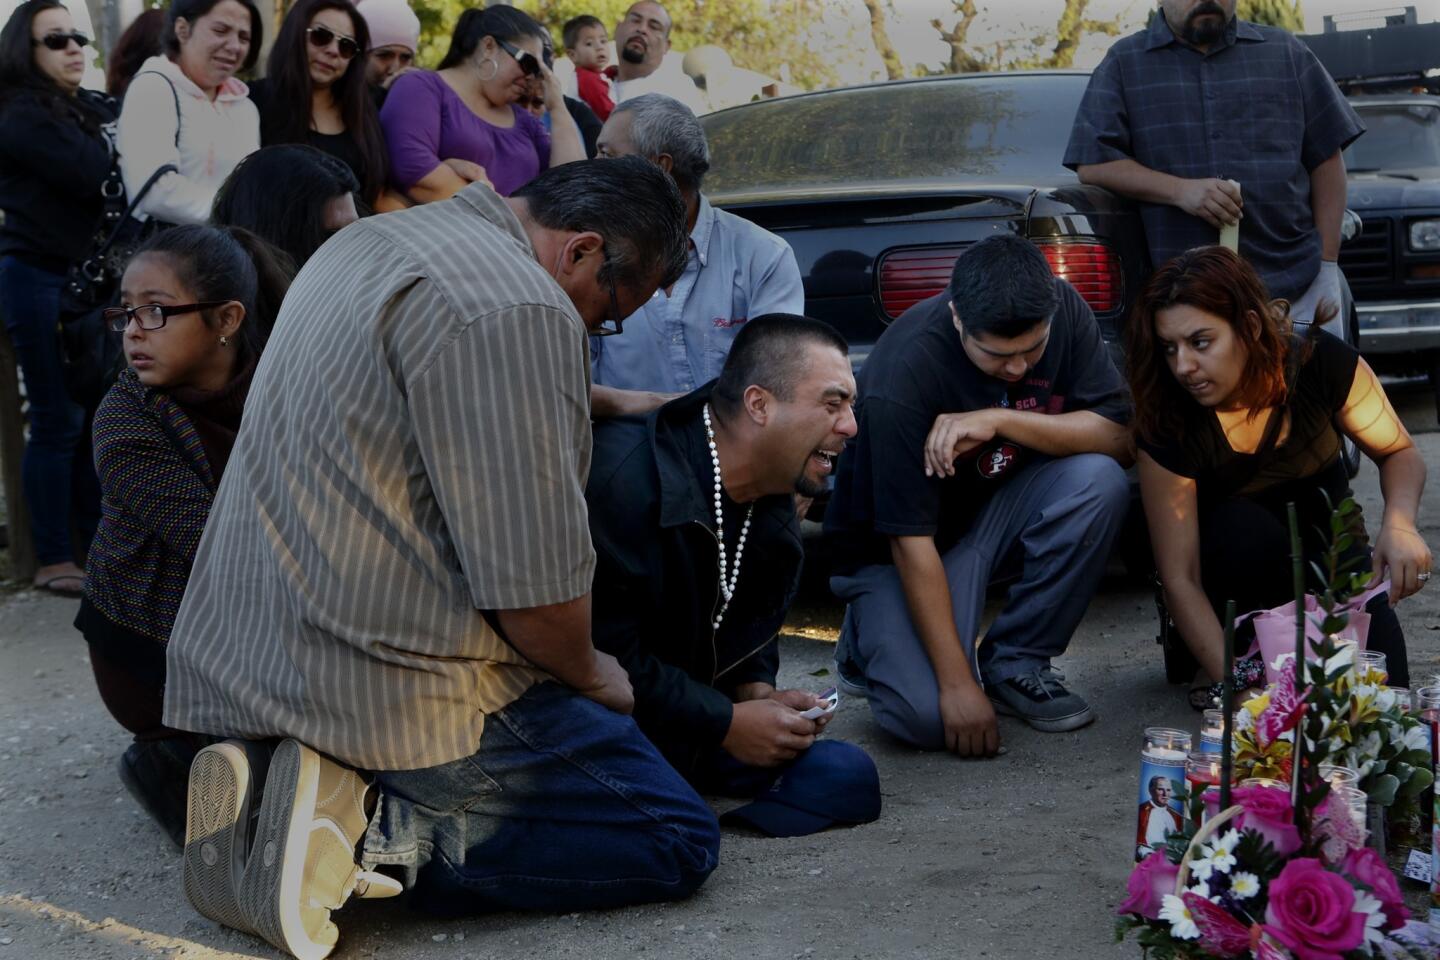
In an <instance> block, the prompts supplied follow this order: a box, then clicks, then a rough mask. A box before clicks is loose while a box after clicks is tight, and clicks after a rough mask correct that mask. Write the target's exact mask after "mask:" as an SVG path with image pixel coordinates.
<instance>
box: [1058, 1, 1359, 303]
mask: <svg viewBox="0 0 1440 960" xmlns="http://www.w3.org/2000/svg"><path fill="white" fill-rule="evenodd" d="M1364 132H1365V127H1364V125H1363V124H1362V123H1361V122H1360V118H1359V117H1358V116H1357V115H1356V113H1355V111H1354V110H1353V109H1352V108H1351V107H1350V104H1349V103H1347V102H1346V100H1345V98H1344V97H1343V96H1342V95H1341V93H1340V91H1339V89H1337V88H1336V86H1335V82H1334V81H1333V80H1331V79H1330V76H1329V74H1327V73H1326V72H1325V68H1324V67H1322V66H1321V65H1320V62H1319V61H1318V60H1316V59H1315V55H1314V54H1313V53H1311V52H1310V50H1309V49H1308V48H1307V47H1306V46H1305V45H1304V44H1302V43H1301V42H1300V41H1299V40H1296V39H1295V38H1294V37H1293V36H1291V35H1290V34H1289V33H1287V32H1285V31H1284V30H1280V29H1277V28H1274V27H1265V26H1258V25H1256V24H1253V23H1249V22H1247V21H1244V20H1238V19H1236V16H1235V0H1162V2H1161V4H1160V10H1159V11H1158V12H1157V13H1156V14H1155V15H1153V16H1152V17H1151V19H1150V25H1149V26H1148V27H1147V28H1146V29H1144V30H1141V31H1140V32H1138V33H1135V34H1132V35H1130V36H1128V37H1125V38H1124V39H1122V40H1120V41H1119V42H1118V43H1116V44H1115V45H1114V46H1113V47H1111V48H1110V51H1109V53H1107V54H1106V55H1105V59H1104V60H1103V61H1101V63H1100V66H1098V67H1096V68H1095V73H1094V74H1093V75H1092V76H1091V78H1090V85H1089V87H1088V88H1087V89H1086V91H1085V98H1084V99H1083V100H1082V101H1081V102H1080V109H1079V111H1078V112H1077V113H1076V116H1075V126H1074V128H1073V130H1072V131H1071V134H1070V145H1069V147H1068V148H1067V149H1066V151H1065V165H1066V166H1067V167H1070V168H1071V169H1073V170H1074V171H1075V172H1076V173H1077V174H1078V175H1079V177H1080V180H1081V182H1083V183H1091V184H1095V185H1097V186H1101V187H1105V188H1106V189H1107V190H1111V191H1113V192H1115V193H1118V194H1122V195H1124V196H1127V197H1133V198H1135V199H1136V200H1139V201H1140V213H1141V217H1142V219H1143V220H1144V222H1145V234H1146V237H1147V239H1148V240H1149V244H1150V259H1151V261H1152V263H1153V264H1154V266H1156V267H1158V266H1160V265H1161V264H1163V263H1165V262H1166V261H1168V260H1170V259H1172V258H1174V257H1176V256H1178V255H1179V254H1181V253H1183V252H1185V251H1186V250H1188V249H1190V248H1191V247H1197V246H1206V245H1209V244H1213V243H1215V242H1216V240H1217V238H1218V230H1219V228H1220V227H1221V226H1222V225H1225V224H1230V223H1235V222H1236V221H1237V220H1238V221H1239V224H1240V254H1241V255H1242V256H1243V257H1245V259H1246V260H1248V261H1250V263H1251V264H1252V265H1253V266H1254V267H1255V269H1256V270H1258V271H1259V272H1260V275H1261V277H1263V278H1264V280H1265V284H1266V286H1267V287H1268V288H1269V291H1270V295H1271V296H1272V297H1283V298H1285V299H1286V300H1289V301H1291V304H1292V308H1291V315H1292V316H1294V317H1295V318H1296V319H1297V320H1301V321H1309V320H1311V319H1312V318H1313V317H1314V314H1315V308H1316V307H1317V306H1318V304H1319V302H1320V301H1321V300H1328V301H1331V302H1332V303H1333V305H1334V306H1336V307H1338V306H1339V305H1340V270H1339V267H1338V266H1337V265H1336V260H1337V258H1338V257H1339V255H1340V222H1341V219H1342V217H1343V216H1344V213H1345V162H1344V160H1343V159H1342V157H1341V153H1340V151H1341V150H1343V149H1344V148H1345V147H1346V146H1347V145H1349V143H1350V142H1351V141H1353V140H1354V139H1355V138H1356V137H1358V136H1360V135H1361V134H1362V133H1364ZM1231 181H1234V183H1232V182H1231ZM1237 183H1238V184H1239V186H1238V187H1237V186H1236V184H1237Z"/></svg>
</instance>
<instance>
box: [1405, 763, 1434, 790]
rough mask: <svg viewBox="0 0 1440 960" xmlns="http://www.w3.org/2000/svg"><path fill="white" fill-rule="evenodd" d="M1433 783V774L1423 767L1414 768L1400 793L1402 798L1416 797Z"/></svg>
mask: <svg viewBox="0 0 1440 960" xmlns="http://www.w3.org/2000/svg"><path fill="white" fill-rule="evenodd" d="M1434 782H1435V774H1433V773H1431V772H1430V771H1429V770H1426V769H1425V768H1424V767H1415V768H1414V772H1413V773H1411V774H1410V779H1409V780H1406V781H1405V787H1404V789H1403V790H1402V791H1401V795H1402V796H1406V797H1418V796H1420V794H1422V793H1424V792H1425V789H1426V788H1427V787H1429V786H1430V785H1431V784H1433V783H1434Z"/></svg>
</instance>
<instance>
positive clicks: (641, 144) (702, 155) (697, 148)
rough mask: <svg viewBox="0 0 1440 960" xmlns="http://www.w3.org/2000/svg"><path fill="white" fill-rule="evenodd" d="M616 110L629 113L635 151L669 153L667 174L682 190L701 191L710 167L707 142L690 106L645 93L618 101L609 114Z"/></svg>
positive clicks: (647, 154)
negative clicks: (669, 161)
mask: <svg viewBox="0 0 1440 960" xmlns="http://www.w3.org/2000/svg"><path fill="white" fill-rule="evenodd" d="M687 82H688V81H687ZM617 113H628V114H631V115H632V118H631V124H632V126H631V127H630V142H631V143H632V144H633V145H634V147H635V151H636V152H637V153H638V154H640V155H641V156H642V157H646V158H648V159H650V160H656V159H658V158H659V157H660V155H661V154H668V155H669V156H670V160H671V167H670V175H671V176H673V177H674V178H675V182H676V183H677V184H678V185H679V187H680V189H681V191H683V192H685V193H698V192H699V191H700V183H701V181H703V180H704V179H705V173H706V171H708V170H709V169H710V144H709V143H707V142H706V140H705V129H704V128H703V127H701V126H700V121H699V120H697V119H695V114H694V112H693V111H691V109H690V108H689V107H687V106H685V104H683V103H681V102H680V101H679V100H676V99H675V98H674V97H667V96H665V95H664V94H661V93H646V94H642V95H641V96H638V97H635V98H633V99H630V100H626V101H624V102H622V103H619V104H617V105H616V106H615V110H614V111H613V112H612V113H611V116H614V115H615V114H617Z"/></svg>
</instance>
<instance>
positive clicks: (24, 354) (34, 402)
mask: <svg viewBox="0 0 1440 960" xmlns="http://www.w3.org/2000/svg"><path fill="white" fill-rule="evenodd" d="M89 42H90V41H89V38H87V37H85V36H84V35H82V34H81V33H79V32H78V31H77V30H76V29H75V21H74V20H72V19H71V17H70V12H69V11H68V10H66V8H65V7H63V6H61V5H60V4H59V3H57V2H55V0H29V2H27V3H22V4H21V5H20V6H19V7H17V8H16V9H15V12H14V14H12V15H11V17H10V20H9V22H7V23H6V24H5V27H4V29H3V30H0V210H4V211H5V218H4V225H3V226H0V320H3V322H4V324H5V329H6V331H7V332H8V333H9V335H10V341H11V343H12V344H13V345H14V348H15V354H16V356H17V358H18V359H19V362H20V372H21V375H22V376H23V377H24V379H25V394H26V397H27V399H28V400H29V403H30V437H29V440H28V442H27V443H26V446H25V460H24V465H23V468H22V474H23V477H24V488H25V501H26V504H27V505H28V506H29V508H30V518H31V526H32V529H33V532H34V538H35V553H36V555H37V558H38V560H39V565H40V566H39V570H38V572H37V573H36V574H35V585H36V586H38V587H43V588H46V589H49V590H52V591H54V592H57V593H63V594H65V595H67V596H79V595H80V589H81V582H82V579H83V577H84V572H83V571H82V570H81V569H80V568H79V567H78V566H77V565H76V563H75V559H76V557H75V551H74V546H73V545H72V543H71V536H70V535H71V528H72V523H74V525H75V526H77V527H78V528H79V529H80V530H81V532H82V535H86V538H87V539H88V534H89V533H92V532H93V531H94V526H95V523H96V521H97V520H98V514H99V502H98V501H99V491H98V488H96V485H95V479H94V470H93V468H92V467H91V466H90V459H89V457H88V456H87V454H86V451H84V450H80V449H77V448H78V447H79V445H80V440H81V437H82V434H83V432H84V427H85V411H83V410H82V409H81V408H80V407H79V406H77V405H76V404H75V403H74V402H73V401H72V400H71V399H70V396H69V394H68V393H67V392H66V389H65V382H64V379H63V377H62V375H61V368H60V353H59V350H58V348H57V345H56V338H55V328H56V322H57V320H58V317H59V312H60V292H61V289H62V288H63V287H64V284H65V271H66V269H67V268H68V266H69V264H70V263H71V262H73V261H77V260H82V259H84V258H85V256H86V255H87V254H88V253H89V252H90V248H91V244H92V242H93V240H94V237H95V235H96V233H97V232H98V231H99V230H100V229H101V220H102V217H103V214H104V200H103V198H102V197H101V187H102V185H103V184H104V183H105V182H106V179H107V177H108V175H109V173H110V170H111V165H112V163H113V157H114V154H113V150H112V148H111V139H110V137H109V136H107V134H106V132H105V130H106V127H107V126H109V125H111V124H113V122H114V120H115V116H116V110H115V102H114V101H113V100H111V99H110V98H109V97H107V96H105V95H104V94H101V93H95V92H93V91H90V90H81V89H80V79H81V77H82V76H83V75H84V73H85V52H84V48H85V46H86V44H88V43H89ZM72 482H73V484H74V486H72ZM72 507H74V508H76V509H73V510H72Z"/></svg>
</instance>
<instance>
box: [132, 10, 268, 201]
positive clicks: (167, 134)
mask: <svg viewBox="0 0 1440 960" xmlns="http://www.w3.org/2000/svg"><path fill="white" fill-rule="evenodd" d="M260 43H261V18H260V11H259V10H258V9H257V8H256V6H255V3H254V0H174V2H173V3H171V4H170V11H169V14H168V15H167V20H166V29H165V33H164V52H163V53H162V54H161V55H159V56H155V57H151V58H150V59H149V60H146V61H145V63H144V64H142V65H141V67H140V70H139V72H137V73H136V74H135V77H134V78H133V79H132V80H131V81H130V88H129V90H128V91H127V92H126V94H125V104H124V107H123V108H122V109H121V111H120V128H119V137H120V167H121V170H122V171H123V172H124V174H125V188H126V190H127V191H128V192H129V194H130V196H132V197H135V196H138V195H139V192H140V190H141V188H142V187H143V186H144V185H145V183H146V182H147V181H148V180H149V179H150V177H151V175H152V174H154V173H155V172H156V171H157V170H160V169H161V168H162V167H164V166H166V165H170V166H173V167H175V168H176V169H175V170H174V171H172V172H169V173H166V174H164V175H163V176H161V177H160V178H159V179H158V180H156V181H155V184H154V186H153V187H151V189H150V191H149V192H148V193H146V194H145V196H144V198H143V199H142V200H141V201H140V210H139V212H140V213H141V214H143V215H144V216H147V217H151V218H154V219H156V220H159V221H162V222H164V223H204V222H205V220H206V218H207V217H209V216H210V207H211V205H212V204H213V203H214V202H215V191H216V190H218V189H219V188H220V184H221V183H223V182H224V180H225V178H226V177H227V176H229V175H230V171H231V170H233V169H235V164H237V163H239V162H240V160H241V159H242V158H244V157H245V156H247V155H249V154H251V153H254V152H255V151H256V150H258V149H259V148H260V114H259V111H257V110H256V109H255V104H254V103H252V102H251V100H250V98H249V96H248V93H249V88H248V87H247V86H246V85H245V84H244V83H243V82H242V81H241V80H240V79H239V78H238V77H237V76H236V74H237V73H239V72H241V71H242V70H249V69H250V68H251V67H253V66H254V65H255V61H256V59H257V58H258V57H259V56H260Z"/></svg>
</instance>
